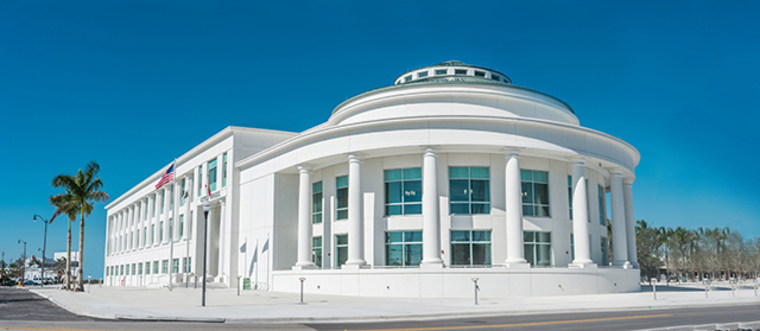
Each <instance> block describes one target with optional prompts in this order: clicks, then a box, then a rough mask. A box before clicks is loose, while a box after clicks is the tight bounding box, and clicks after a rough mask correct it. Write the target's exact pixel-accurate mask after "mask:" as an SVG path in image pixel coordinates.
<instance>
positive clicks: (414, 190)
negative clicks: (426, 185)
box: [385, 168, 422, 216]
mask: <svg viewBox="0 0 760 331" xmlns="http://www.w3.org/2000/svg"><path fill="white" fill-rule="evenodd" d="M419 214H422V169H420V168H409V169H393V170H385V215H386V216H391V215H419Z"/></svg>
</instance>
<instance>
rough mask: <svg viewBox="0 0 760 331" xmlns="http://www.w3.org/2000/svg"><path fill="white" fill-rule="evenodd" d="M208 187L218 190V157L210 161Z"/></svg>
mask: <svg viewBox="0 0 760 331" xmlns="http://www.w3.org/2000/svg"><path fill="white" fill-rule="evenodd" d="M208 188H209V190H211V191H212V192H213V191H216V159H213V160H211V161H208Z"/></svg>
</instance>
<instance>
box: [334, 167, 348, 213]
mask: <svg viewBox="0 0 760 331" xmlns="http://www.w3.org/2000/svg"><path fill="white" fill-rule="evenodd" d="M335 188H336V190H335V195H336V200H337V206H336V211H335V212H336V215H335V216H336V219H338V220H344V219H347V218H348V176H341V177H338V178H335Z"/></svg>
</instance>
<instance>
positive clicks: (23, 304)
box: [0, 288, 760, 331]
mask: <svg viewBox="0 0 760 331" xmlns="http://www.w3.org/2000/svg"><path fill="white" fill-rule="evenodd" d="M749 321H755V323H754V324H747V325H750V327H751V328H753V329H757V330H760V304H758V303H752V304H746V305H736V306H720V307H694V308H659V309H657V308H655V309H649V310H624V311H606V312H577V313H547V314H530V315H507V314H505V315H502V316H489V317H471V318H466V317H465V318H462V317H461V316H459V317H457V318H453V319H446V318H435V319H424V320H414V319H409V320H403V321H393V322H383V321H376V322H368V323H352V322H336V323H331V322H325V323H313V324H261V323H251V322H240V323H208V322H197V323H188V322H166V321H164V322H157V321H122V320H112V319H98V318H91V317H84V316H79V315H76V314H73V313H71V312H68V311H66V310H64V309H62V308H60V307H58V306H57V305H55V304H53V303H51V302H50V301H48V300H46V299H44V298H42V297H40V296H39V295H37V294H35V293H32V292H29V291H27V290H25V289H18V288H0V330H50V331H64V330H178V331H192V330H320V331H322V330H325V331H328V330H388V331H401V330H419V331H422V330H426V331H427V330H505V329H509V330H511V329H515V330H641V329H656V328H663V327H673V326H689V327H687V328H685V329H694V327H695V326H698V325H705V324H721V323H736V322H749ZM732 328H733V329H737V327H736V326H734V327H732ZM700 329H714V330H717V329H723V328H722V327H721V326H720V325H718V326H714V327H712V326H711V327H707V328H700Z"/></svg>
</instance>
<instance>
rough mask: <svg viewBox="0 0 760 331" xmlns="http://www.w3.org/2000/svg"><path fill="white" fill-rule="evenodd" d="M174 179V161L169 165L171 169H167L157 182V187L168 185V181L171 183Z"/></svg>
mask: <svg viewBox="0 0 760 331" xmlns="http://www.w3.org/2000/svg"><path fill="white" fill-rule="evenodd" d="M173 180H174V163H172V165H170V166H169V169H166V172H165V173H164V174H163V175H162V176H161V179H160V180H159V181H158V184H156V189H157V190H158V189H160V188H161V186H164V185H166V183H169V182H171V181H173Z"/></svg>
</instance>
